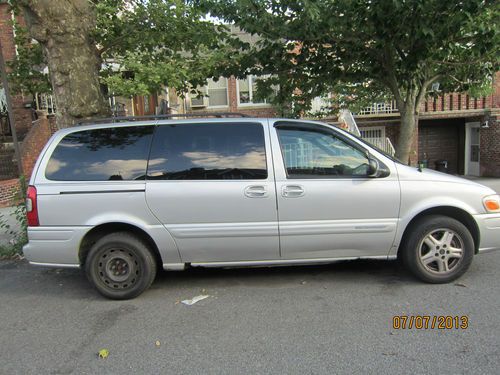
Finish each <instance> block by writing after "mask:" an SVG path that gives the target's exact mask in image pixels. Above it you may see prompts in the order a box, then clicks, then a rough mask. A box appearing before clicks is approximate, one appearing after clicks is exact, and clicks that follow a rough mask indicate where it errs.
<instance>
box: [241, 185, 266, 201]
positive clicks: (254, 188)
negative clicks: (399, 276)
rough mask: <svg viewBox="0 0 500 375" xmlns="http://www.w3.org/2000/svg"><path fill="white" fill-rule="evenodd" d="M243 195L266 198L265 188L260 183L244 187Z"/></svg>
mask: <svg viewBox="0 0 500 375" xmlns="http://www.w3.org/2000/svg"><path fill="white" fill-rule="evenodd" d="M245 196H246V197H248V198H266V197H267V190H266V187H265V186H262V185H250V186H247V187H246V188H245Z"/></svg>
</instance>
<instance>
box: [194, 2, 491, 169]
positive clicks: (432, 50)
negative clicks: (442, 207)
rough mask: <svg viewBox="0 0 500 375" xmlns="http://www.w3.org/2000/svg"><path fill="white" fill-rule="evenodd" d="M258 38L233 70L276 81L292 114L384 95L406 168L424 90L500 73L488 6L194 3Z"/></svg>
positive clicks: (472, 84) (477, 82)
mask: <svg viewBox="0 0 500 375" xmlns="http://www.w3.org/2000/svg"><path fill="white" fill-rule="evenodd" d="M196 3H197V4H199V5H201V6H202V7H203V8H204V10H205V11H207V12H210V13H211V14H212V15H213V16H216V17H219V18H220V19H222V20H224V21H225V22H229V23H235V24H236V25H237V26H239V27H240V28H242V29H243V30H245V31H247V32H249V33H252V34H257V35H259V36H260V38H261V39H260V41H259V43H258V44H257V45H255V46H253V47H251V48H249V49H247V50H244V51H243V50H242V51H241V53H240V54H238V59H237V61H236V62H235V65H234V66H233V68H234V70H235V71H240V72H241V71H242V70H246V71H248V72H254V73H262V74H274V76H273V79H272V81H270V82H269V85H270V84H273V85H279V87H280V89H282V90H283V89H284V90H287V91H288V92H287V94H286V95H282V96H283V97H288V98H292V99H293V103H292V105H290V106H289V107H290V108H292V110H293V112H294V113H295V114H296V115H297V114H300V113H304V111H307V110H308V107H309V105H310V103H311V99H312V98H313V97H316V96H321V95H324V94H326V93H330V92H339V93H340V94H341V95H338V96H337V99H341V100H340V101H341V104H342V105H349V103H350V102H351V101H353V100H358V101H359V100H362V99H366V97H367V96H368V97H369V98H371V99H373V98H374V97H376V96H381V97H384V96H385V97H386V96H387V95H390V96H392V97H393V98H394V99H395V100H396V102H397V105H398V108H399V111H400V113H401V121H402V125H401V130H400V141H399V144H398V147H397V151H396V155H397V156H398V157H399V158H400V159H401V160H404V161H407V160H408V155H409V151H410V147H411V142H412V139H413V135H414V130H415V128H416V123H417V120H418V111H419V104H420V103H421V102H422V99H423V98H424V97H425V96H426V95H427V94H428V93H429V88H430V87H431V85H432V83H434V82H439V83H440V87H441V89H442V90H443V91H445V92H446V91H447V92H451V91H462V90H469V91H471V92H473V93H475V94H480V93H482V92H484V88H485V87H488V85H489V86H491V80H492V77H493V75H494V73H495V72H496V71H497V70H498V68H499V45H500V43H499V42H500V40H499V28H498V25H499V24H500V19H499V17H500V16H499V14H500V13H499V12H500V3H499V2H497V1H487V0H467V1H459V0H449V1H442V0H378V1H371V0H321V1H309V0H287V1H282V0H197V1H196Z"/></svg>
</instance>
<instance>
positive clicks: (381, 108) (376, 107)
mask: <svg viewBox="0 0 500 375" xmlns="http://www.w3.org/2000/svg"><path fill="white" fill-rule="evenodd" d="M396 112H398V107H397V105H396V102H395V101H392V102H389V103H373V104H372V105H370V106H368V107H365V108H363V109H361V110H360V111H359V112H358V113H357V114H358V115H378V114H384V113H396Z"/></svg>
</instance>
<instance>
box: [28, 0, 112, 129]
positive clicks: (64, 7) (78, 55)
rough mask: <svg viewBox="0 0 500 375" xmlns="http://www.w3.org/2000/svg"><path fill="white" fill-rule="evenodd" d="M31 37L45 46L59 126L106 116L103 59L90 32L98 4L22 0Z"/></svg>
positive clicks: (80, 0)
mask: <svg viewBox="0 0 500 375" xmlns="http://www.w3.org/2000/svg"><path fill="white" fill-rule="evenodd" d="M21 6H22V9H23V11H24V16H25V19H26V23H27V25H28V29H29V31H30V34H31V37H32V38H34V39H35V40H37V41H38V42H39V43H40V44H41V45H42V47H43V49H44V53H45V55H46V57H47V62H48V68H49V74H50V81H51V84H52V89H53V92H54V98H55V104H56V108H57V111H56V122H57V126H58V127H59V128H65V127H69V126H72V125H74V124H75V123H77V122H80V121H82V120H85V119H89V118H92V117H102V116H107V115H109V113H110V109H109V105H108V104H107V102H106V99H105V97H104V95H103V93H102V91H101V86H100V84H99V70H100V65H101V60H100V58H99V56H98V54H97V49H96V46H95V43H94V41H93V40H92V38H91V33H92V31H93V30H94V27H95V22H96V13H95V8H94V6H93V4H92V2H90V1H88V0H66V1H48V0H23V1H21Z"/></svg>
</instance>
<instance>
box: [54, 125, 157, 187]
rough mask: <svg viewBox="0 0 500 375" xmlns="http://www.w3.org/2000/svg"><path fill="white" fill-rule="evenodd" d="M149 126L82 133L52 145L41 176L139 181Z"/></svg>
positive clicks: (146, 148)
mask: <svg viewBox="0 0 500 375" xmlns="http://www.w3.org/2000/svg"><path fill="white" fill-rule="evenodd" d="M153 131H154V127H153V126H131V127H116V128H106V129H94V130H83V131H79V132H75V133H71V134H68V135H67V136H65V137H64V138H63V139H62V140H61V141H60V142H59V144H58V145H57V146H56V148H55V150H54V152H53V153H52V155H51V157H50V159H49V161H48V163H47V167H46V169H45V177H46V178H47V179H49V180H54V181H110V180H143V179H145V176H146V168H147V160H148V153H149V148H150V145H151V139H152V135H153Z"/></svg>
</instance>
